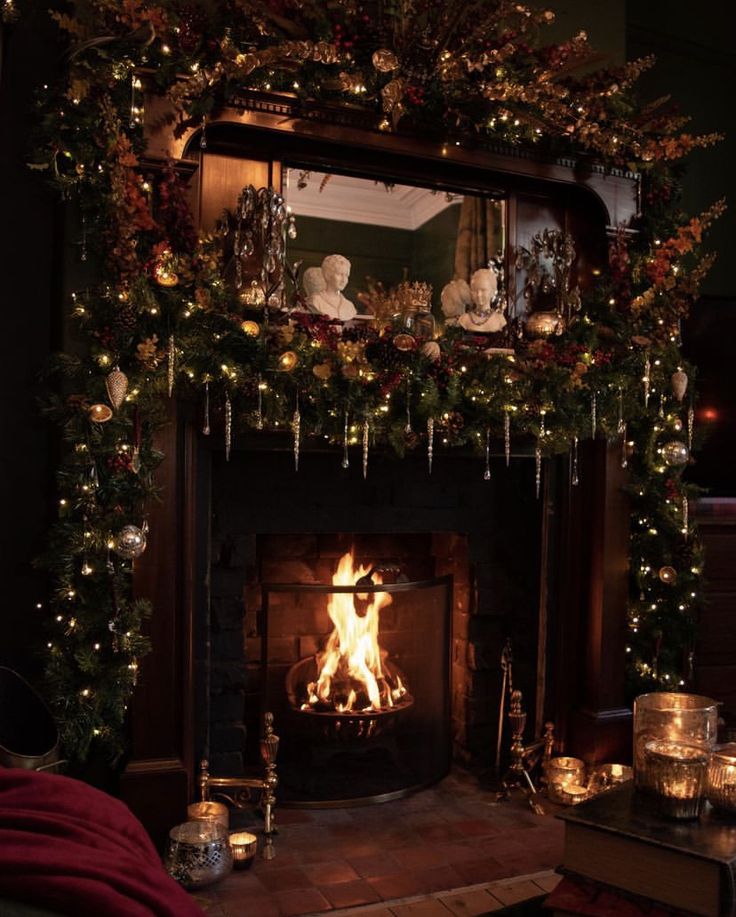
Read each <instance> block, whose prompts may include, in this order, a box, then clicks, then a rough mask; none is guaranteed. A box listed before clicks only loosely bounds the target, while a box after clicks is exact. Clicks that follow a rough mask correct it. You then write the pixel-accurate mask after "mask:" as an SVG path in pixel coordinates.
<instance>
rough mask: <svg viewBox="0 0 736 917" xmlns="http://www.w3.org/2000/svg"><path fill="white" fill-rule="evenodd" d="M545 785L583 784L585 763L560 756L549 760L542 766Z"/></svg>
mask: <svg viewBox="0 0 736 917" xmlns="http://www.w3.org/2000/svg"><path fill="white" fill-rule="evenodd" d="M544 775H545V777H546V778H547V783H561V784H566V783H578V784H583V783H585V761H583V760H582V759H580V758H570V757H567V756H566V755H560V756H559V757H557V758H550V759H549V761H547V763H546V764H545V765H544Z"/></svg>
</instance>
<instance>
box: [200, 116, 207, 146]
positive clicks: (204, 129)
mask: <svg viewBox="0 0 736 917" xmlns="http://www.w3.org/2000/svg"><path fill="white" fill-rule="evenodd" d="M199 148H200V150H206V149H207V117H206V115H202V133H201V135H200V138H199Z"/></svg>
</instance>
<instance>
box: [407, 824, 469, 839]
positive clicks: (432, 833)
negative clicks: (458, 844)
mask: <svg viewBox="0 0 736 917" xmlns="http://www.w3.org/2000/svg"><path fill="white" fill-rule="evenodd" d="M416 831H417V834H418V835H419V836H420V837H421V839H422V840H423V841H454V840H457V839H458V838H462V837H464V835H463V833H462V831H458V830H457V828H456V827H455V826H454V825H453V824H451V823H450V822H446V821H436V820H435V821H433V823H431V824H427V825H425V826H424V827H422V828H417V829H416Z"/></svg>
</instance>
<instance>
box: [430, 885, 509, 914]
mask: <svg viewBox="0 0 736 917" xmlns="http://www.w3.org/2000/svg"><path fill="white" fill-rule="evenodd" d="M442 903H443V904H444V905H445V907H446V908H448V909H449V910H450V911H452V913H453V914H455V917H479V915H481V914H488V913H489V912H490V911H498V910H500V909H501V908H502V907H503V904H501V902H500V901H499V900H498V898H495V897H494V896H493V895H489V894H488V892H487V891H485V890H482V889H479V890H476V891H470V892H459V893H458V894H456V895H443V896H442Z"/></svg>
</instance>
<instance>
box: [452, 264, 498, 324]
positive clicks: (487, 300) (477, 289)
mask: <svg viewBox="0 0 736 917" xmlns="http://www.w3.org/2000/svg"><path fill="white" fill-rule="evenodd" d="M497 289H498V282H497V279H496V273H495V271H492V270H491V269H490V268H487V267H482V268H480V269H479V270H477V271H475V272H474V273H473V276H472V277H471V278H470V299H471V303H472V305H471V308H470V311H468V312H464V313H463V314H462V315H461V316H460V317H459V319H458V321H457V323H458V325H460V327H461V328H464V329H465V330H466V331H470V332H472V333H473V334H492V333H494V332H497V331H501V330H502V329H503V328H504V327H505V326H506V318H505V316H504V314H503V309H502V308H501V307H500V306H499V305H496V304H495V303H494V299H495V297H496V292H497Z"/></svg>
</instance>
